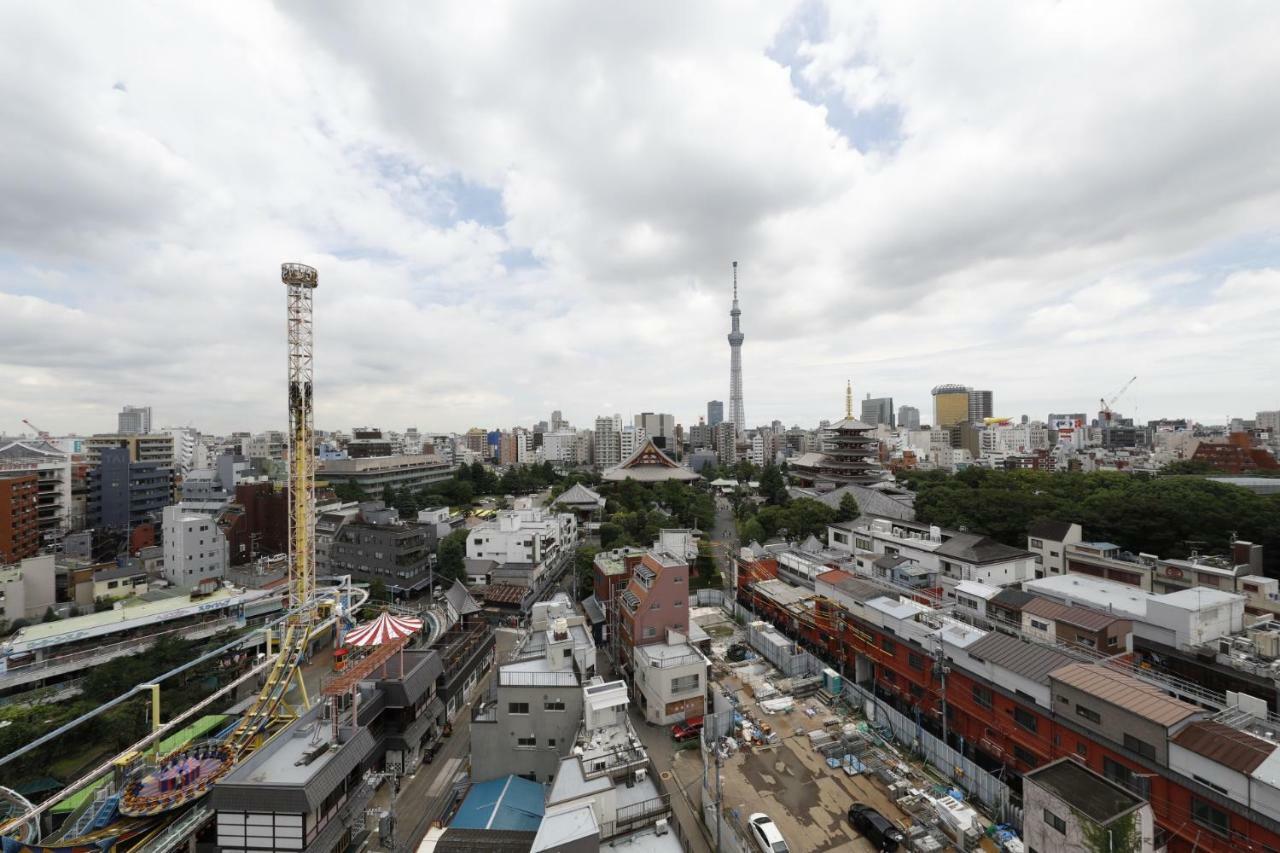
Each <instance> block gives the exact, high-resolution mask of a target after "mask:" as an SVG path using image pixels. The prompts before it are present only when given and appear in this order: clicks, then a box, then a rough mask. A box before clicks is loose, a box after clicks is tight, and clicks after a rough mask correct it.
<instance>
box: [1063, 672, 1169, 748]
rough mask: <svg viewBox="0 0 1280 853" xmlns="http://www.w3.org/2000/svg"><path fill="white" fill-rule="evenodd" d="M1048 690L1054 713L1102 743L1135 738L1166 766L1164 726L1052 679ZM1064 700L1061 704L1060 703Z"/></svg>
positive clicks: (1166, 736) (1120, 741)
mask: <svg viewBox="0 0 1280 853" xmlns="http://www.w3.org/2000/svg"><path fill="white" fill-rule="evenodd" d="M1052 688H1053V697H1054V703H1053V708H1054V711H1055V712H1056V713H1058V714H1061V715H1063V716H1065V717H1067V718H1068V719H1070V720H1071V722H1073V723H1075V724H1076V725H1077V726H1080V727H1081V728H1083V729H1085V730H1087V731H1089V732H1092V733H1093V734H1095V735H1097V736H1098V737H1099V738H1101V739H1102V740H1104V741H1107V740H1109V741H1111V742H1112V743H1115V744H1117V745H1119V746H1125V736H1126V735H1128V736H1130V737H1133V738H1137V739H1138V740H1139V741H1141V742H1142V743H1144V744H1149V745H1150V746H1151V747H1152V750H1153V753H1152V760H1154V761H1156V762H1158V763H1160V764H1167V763H1168V739H1169V731H1168V729H1166V728H1165V727H1164V726H1162V725H1160V724H1158V723H1153V722H1152V721H1151V720H1148V719H1146V718H1144V717H1140V716H1138V715H1137V714H1134V713H1132V712H1129V711H1126V710H1124V709H1123V708H1119V707H1116V706H1115V705H1111V704H1108V703H1106V702H1104V701H1102V700H1101V699H1096V698H1094V697H1093V696H1090V695H1089V694H1087V693H1084V692H1083V691H1081V690H1078V689H1076V688H1075V687H1072V686H1071V685H1069V684H1063V683H1062V682H1060V681H1057V680H1053V681H1052ZM1064 698H1065V699H1066V701H1065V702H1064V701H1062V700H1063V699H1064ZM1081 708H1084V709H1085V710H1086V711H1091V712H1093V713H1094V714H1096V715H1097V716H1098V719H1097V720H1096V721H1095V720H1094V719H1093V718H1092V717H1090V716H1088V715H1087V714H1082V713H1081V712H1080V710H1079V709H1081Z"/></svg>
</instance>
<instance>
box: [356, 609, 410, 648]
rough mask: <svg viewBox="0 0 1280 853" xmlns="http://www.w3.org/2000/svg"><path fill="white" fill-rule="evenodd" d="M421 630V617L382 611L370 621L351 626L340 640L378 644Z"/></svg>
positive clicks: (370, 644)
mask: <svg viewBox="0 0 1280 853" xmlns="http://www.w3.org/2000/svg"><path fill="white" fill-rule="evenodd" d="M421 630H422V620H421V619H414V618H413V617H411V616H392V615H391V614H390V613H387V612H383V613H382V614H380V615H379V616H378V618H377V619H374V620H373V621H372V622H367V623H365V624H364V625H359V626H357V627H355V628H352V629H351V630H350V631H348V632H347V635H346V636H345V637H343V638H342V641H343V642H344V643H345V644H346V645H349V646H380V645H382V644H383V643H388V642H390V641H392V640H398V639H400V638H401V637H407V636H409V635H410V634H413V633H415V632H417V631H421Z"/></svg>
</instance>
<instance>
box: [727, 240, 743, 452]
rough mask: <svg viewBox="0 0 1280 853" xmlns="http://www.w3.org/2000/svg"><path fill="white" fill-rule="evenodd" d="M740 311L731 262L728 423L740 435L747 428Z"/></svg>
mask: <svg viewBox="0 0 1280 853" xmlns="http://www.w3.org/2000/svg"><path fill="white" fill-rule="evenodd" d="M741 316H742V309H741V308H739V307H738V262H737V261H734V262H733V307H732V308H731V309H729V317H730V319H731V320H732V322H733V325H732V328H731V329H730V331H729V421H730V423H732V424H733V426H734V429H735V430H737V431H738V432H739V433H741V432H742V431H743V430H745V429H746V428H747V416H746V414H744V412H743V407H742V342H743V340H744V339H745V338H746V335H744V334H742V329H741V327H740V326H739V324H738V318H740V317H741Z"/></svg>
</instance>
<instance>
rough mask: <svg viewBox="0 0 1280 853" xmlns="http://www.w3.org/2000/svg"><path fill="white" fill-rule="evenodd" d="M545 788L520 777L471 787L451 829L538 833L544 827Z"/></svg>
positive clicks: (496, 780) (507, 777)
mask: <svg viewBox="0 0 1280 853" xmlns="http://www.w3.org/2000/svg"><path fill="white" fill-rule="evenodd" d="M542 800H543V790H542V786H541V785H540V784H538V783H537V782H530V781H529V780H528V779H521V778H520V777H519V776H506V777H503V778H501V779H492V780H490V781H488V782H481V783H480V784H478V785H472V786H471V790H470V791H468V792H467V796H466V798H465V799H464V800H463V801H462V805H461V806H459V807H458V814H457V815H456V816H455V817H454V819H453V823H451V824H450V826H453V827H456V828H458V829H515V830H520V831H523V832H537V831H538V825H539V824H541V823H542V812H543V809H544V808H545V806H544V804H543V801H542Z"/></svg>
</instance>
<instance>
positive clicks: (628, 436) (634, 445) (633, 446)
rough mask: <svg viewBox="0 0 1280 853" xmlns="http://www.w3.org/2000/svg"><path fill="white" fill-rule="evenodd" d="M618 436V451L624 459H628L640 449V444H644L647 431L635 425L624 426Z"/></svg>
mask: <svg viewBox="0 0 1280 853" xmlns="http://www.w3.org/2000/svg"><path fill="white" fill-rule="evenodd" d="M618 436H619V438H618V441H619V448H618V453H619V455H620V456H621V457H622V458H623V459H626V458H627V457H629V456H630V455H631V454H632V453H635V452H636V451H637V450H639V449H640V445H642V444H644V439H645V431H644V430H643V429H640V428H637V427H633V426H624V427H623V428H622V431H621V432H620V433H619V434H618Z"/></svg>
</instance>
